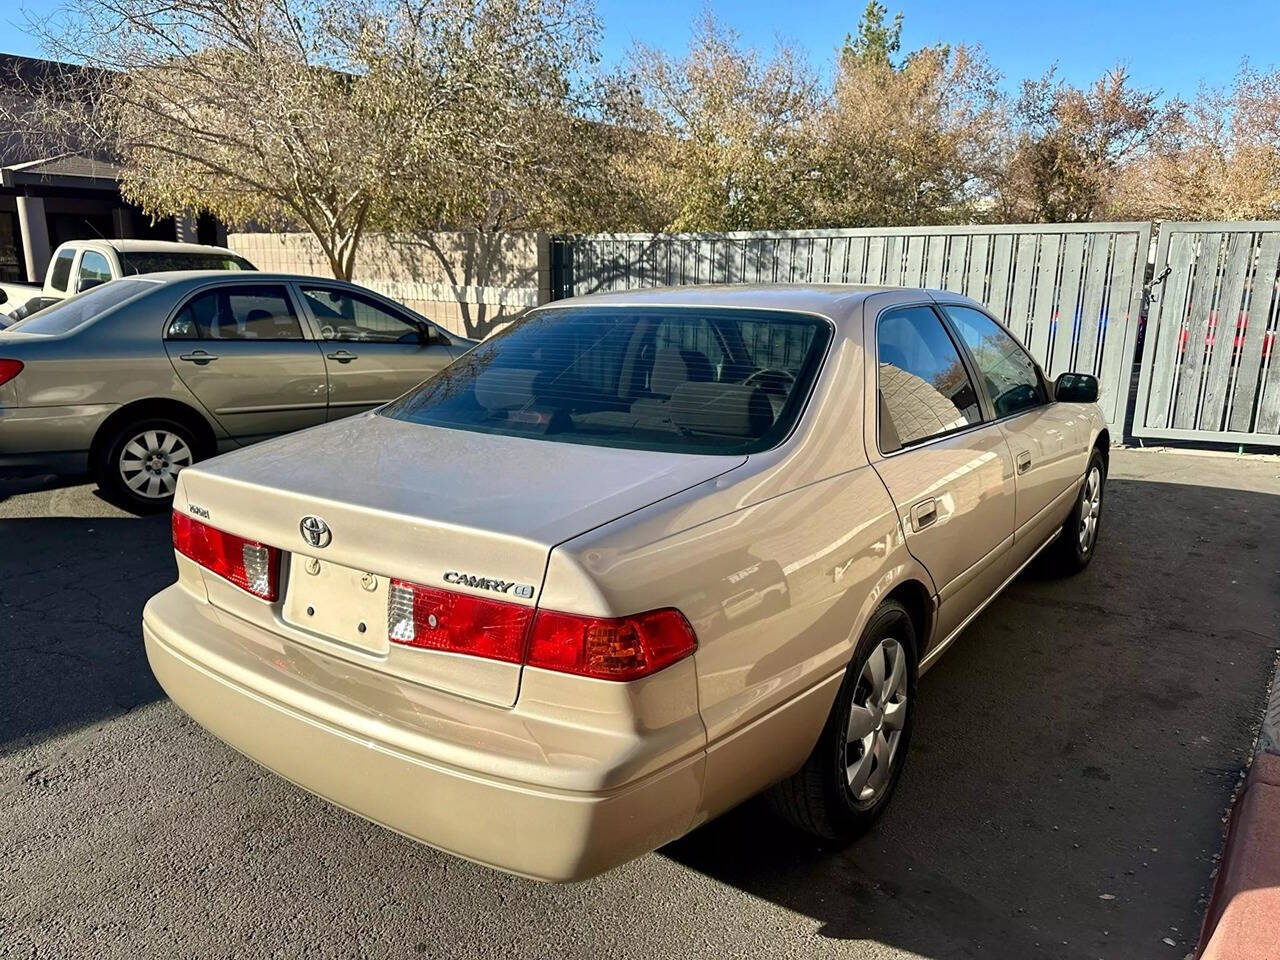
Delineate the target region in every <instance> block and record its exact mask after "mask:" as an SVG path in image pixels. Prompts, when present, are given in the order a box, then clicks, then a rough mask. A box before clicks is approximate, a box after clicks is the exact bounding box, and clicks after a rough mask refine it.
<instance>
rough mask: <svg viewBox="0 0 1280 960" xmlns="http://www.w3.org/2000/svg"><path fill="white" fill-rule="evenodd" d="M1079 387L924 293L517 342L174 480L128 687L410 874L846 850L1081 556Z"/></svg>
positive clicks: (566, 873)
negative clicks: (971, 667)
mask: <svg viewBox="0 0 1280 960" xmlns="http://www.w3.org/2000/svg"><path fill="white" fill-rule="evenodd" d="M1097 393H1098V383H1097V380H1096V379H1095V378H1094V377H1093V376H1091V375H1090V374H1088V373H1073V374H1063V375H1062V376H1061V377H1059V378H1058V379H1057V381H1056V382H1053V383H1050V382H1047V381H1046V379H1045V377H1044V375H1043V374H1042V372H1041V370H1040V368H1039V367H1038V366H1037V365H1036V363H1035V362H1034V361H1033V360H1032V358H1031V357H1030V356H1029V355H1028V354H1027V352H1026V351H1025V350H1024V349H1023V348H1022V346H1021V345H1020V344H1019V343H1018V342H1017V340H1016V339H1015V338H1014V337H1013V336H1011V335H1010V333H1009V332H1008V331H1007V330H1006V329H1005V328H1004V327H1002V326H1001V325H1000V324H999V323H998V322H996V321H995V320H994V319H992V317H991V316H990V315H989V314H988V313H986V312H985V311H984V310H983V309H982V307H981V306H980V305H979V304H977V303H975V302H973V301H972V300H967V299H965V298H963V297H959V296H956V295H953V294H949V293H943V292H940V291H926V290H903V289H883V288H867V287H834V286H833V287H787V286H770V287H703V288H698V287H692V288H684V289H674V290H663V291H643V292H633V293H622V294H611V295H607V296H598V297H589V298H583V299H574V300H565V301H560V302H558V303H555V304H553V305H550V306H547V307H543V308H540V309H538V310H535V311H533V312H531V313H530V314H528V315H527V316H526V317H525V319H523V320H522V321H521V322H519V323H517V324H515V325H513V326H512V327H510V328H509V329H508V330H506V331H505V332H504V333H502V334H500V335H498V336H495V337H493V338H492V339H490V340H488V341H486V342H484V343H482V344H480V345H479V346H478V347H476V348H475V349H473V350H471V351H470V352H469V353H467V354H465V355H464V356H463V357H462V358H460V359H459V360H457V361H455V362H454V363H453V364H451V365H450V366H448V367H446V368H445V369H444V370H443V371H442V372H441V373H440V374H438V375H436V376H435V377H434V378H432V379H431V380H429V381H427V382H426V383H424V384H422V385H421V386H419V387H417V388H415V389H414V390H412V391H411V392H410V393H408V394H406V395H404V396H403V397H400V398H399V399H397V400H395V401H393V402H391V403H390V404H388V405H386V406H383V407H381V408H379V409H377V410H375V411H372V412H369V413H365V414H361V415H358V416H356V417H353V418H350V419H347V420H344V421H342V422H339V423H333V424H328V425H326V426H322V427H317V428H314V429H311V430H307V431H303V432H301V433H295V434H292V435H289V436H286V437H282V438H279V439H276V440H271V441H267V442H265V443H262V444H259V445H257V446H254V447H252V448H247V449H244V450H238V451H235V452H232V453H229V454H227V455H225V456H221V457H217V458H215V459H213V460H210V461H208V462H206V463H201V464H198V465H196V466H193V467H189V468H187V469H186V470H184V471H182V472H181V474H179V475H178V482H177V491H176V496H175V498H174V508H173V538H174V546H175V551H176V554H177V562H178V581H177V582H176V583H175V584H173V586H171V587H169V588H168V589H166V590H164V591H162V592H161V593H159V594H157V595H156V596H155V597H153V598H152V599H151V601H150V602H149V603H148V604H147V607H146V610H145V612H144V614H143V633H144V636H145V639H146V649H147V655H148V657H149V658H150V662H151V667H152V669H153V670H154V672H155V675H156V677H157V678H158V679H159V680H160V682H161V684H163V686H164V688H165V690H166V691H167V692H168V693H169V695H170V696H171V697H172V698H173V699H174V700H175V701H176V702H177V703H178V704H179V705H180V706H181V707H182V708H183V709H184V710H186V711H187V712H188V713H189V714H190V715H191V716H192V717H194V718H195V719H196V721H198V722H199V723H200V724H202V725H203V726H204V727H206V728H207V729H208V730H209V731H211V732H212V733H214V734H215V735H217V736H218V737H220V738H222V739H223V740H225V741H226V742H227V743H229V744H230V745H231V746H233V747H235V748H236V749H237V750H239V751H241V752H242V753H244V754H246V755H248V756H249V757H251V758H253V759H254V760H256V761H258V762H259V763H261V764H263V765H265V766H267V767H269V768H271V769H272V770H274V771H276V772H277V773H279V774H280V775H281V776H283V777H286V778H288V779H289V780H292V781H293V782H295V783H297V784H299V785H300V786H302V787H305V788H306V789H308V790H311V791H313V792H315V793H317V794H319V795H320V796H322V797H325V798H327V799H329V800H330V801H332V802H333V803H336V804H338V805H340V806H342V807H345V808H346V809H348V810H352V811H354V812H356V813H359V814H361V815H362V816H365V817H367V818H369V819H371V820H374V821H376V822H377V823H380V824H383V825H384V826H387V827H390V828H392V829H394V830H398V831H400V832H401V833H404V834H406V835H407V836H409V837H412V838H414V839H416V840H420V841H422V842H424V843H428V844H431V845H432V846H435V847H438V848H440V849H442V850H446V851H448V852H450V853H454V854H457V855H459V856H462V857H467V858H469V859H472V860H475V861H479V862H481V863H484V864H489V865H491V866H493V867H497V868H499V869H502V870H507V871H511V872H513V873H518V874H523V875H526V876H529V877H535V878H539V879H543V880H555V881H568V880H577V879H581V878H584V877H588V876H591V875H592V874H596V873H599V872H601V871H603V870H607V869H609V868H610V867H613V866H615V865H617V864H619V863H622V862H624V861H626V860H628V859H630V858H633V857H636V856H638V855H640V854H643V853H645V852H647V851H650V850H653V849H654V848H656V847H658V846H660V845H662V844H664V843H666V842H667V841H669V840H672V839H674V838H676V837H679V836H680V835H681V834H683V833H686V832H687V831H689V830H691V829H693V828H695V827H697V826H698V825H699V824H701V823H704V822H706V821H707V820H708V819H710V818H712V817H715V816H716V815H718V814H719V813H721V812H723V811H725V810H727V809H729V808H730V807H732V806H734V805H735V804H738V803H740V802H741V801H743V800H744V799H746V798H748V797H750V796H752V795H754V794H757V793H759V792H761V791H765V790H767V791H769V798H770V800H771V802H772V803H773V805H774V807H775V808H776V809H777V810H778V811H779V812H780V813H781V814H782V815H784V816H785V817H787V818H789V819H791V820H792V821H794V822H795V823H797V824H799V825H800V826H801V827H803V828H805V829H807V830H810V831H812V832H813V833H815V834H817V835H819V836H821V837H824V838H827V839H830V840H834V841H845V840H848V839H851V838H852V837H854V836H856V835H857V834H858V833H860V832H861V831H863V830H865V829H866V828H867V827H868V826H869V825H870V824H871V823H872V822H873V821H874V820H875V819H876V817H877V816H878V815H879V814H880V813H881V811H883V809H884V808H885V805H886V804H887V803H888V802H889V799H890V797H891V796H892V794H893V790H894V786H895V784H896V783H897V780H898V778H899V775H900V774H901V771H902V766H903V763H904V761H905V759H906V755H907V749H908V745H909V742H910V739H911V720H912V711H913V708H914V704H915V700H916V695H917V686H916V684H917V680H918V678H919V676H920V674H922V673H923V672H924V671H925V670H926V669H928V667H929V666H930V665H932V664H933V663H935V662H936V661H937V659H938V657H939V656H940V655H941V654H942V653H943V652H944V651H945V650H946V649H947V647H948V646H949V645H950V644H951V643H952V642H953V641H954V640H955V639H956V637H957V636H958V635H959V634H960V633H961V632H962V631H963V630H964V628H965V625H966V624H968V623H969V621H970V620H972V619H973V617H974V616H975V615H976V614H977V613H978V612H979V611H980V610H981V609H982V608H983V607H984V606H985V605H986V604H987V603H988V602H989V601H990V600H991V599H992V598H993V597H995V596H996V595H997V594H998V593H999V592H1000V590H1001V588H1002V587H1004V586H1005V585H1006V584H1007V583H1009V581H1010V580H1012V579H1013V578H1014V577H1015V576H1017V574H1018V572H1019V571H1020V570H1022V569H1023V567H1025V566H1026V565H1027V564H1029V563H1030V562H1031V561H1032V560H1034V559H1036V558H1037V557H1038V556H1040V557H1041V559H1042V561H1043V562H1044V563H1046V564H1047V565H1051V566H1052V567H1054V568H1056V569H1057V570H1058V571H1060V572H1063V573H1071V572H1074V571H1078V570H1080V569H1082V568H1083V567H1084V566H1085V565H1086V564H1088V563H1089V561H1090V560H1091V559H1092V556H1093V553H1094V550H1095V547H1096V544H1097V538H1098V530H1099V521H1100V518H1101V508H1102V497H1103V485H1104V481H1105V479H1106V472H1107V455H1108V444H1109V437H1108V434H1107V430H1106V426H1105V423H1104V421H1103V418H1102V415H1101V413H1100V411H1099V409H1098V407H1097V405H1096V403H1095V401H1096V399H1097Z"/></svg>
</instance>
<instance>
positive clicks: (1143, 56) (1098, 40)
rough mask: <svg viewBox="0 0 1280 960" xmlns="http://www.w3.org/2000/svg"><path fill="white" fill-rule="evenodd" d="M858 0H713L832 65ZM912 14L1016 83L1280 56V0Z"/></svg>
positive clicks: (657, 42) (1006, 1) (610, 50)
mask: <svg viewBox="0 0 1280 960" xmlns="http://www.w3.org/2000/svg"><path fill="white" fill-rule="evenodd" d="M57 2H58V0H17V2H16V3H15V2H13V0H8V2H3V3H0V5H2V6H3V7H4V11H3V12H0V52H5V53H25V54H28V55H38V54H39V48H38V47H37V45H36V44H35V42H34V41H33V40H32V39H31V38H29V37H27V36H25V35H24V34H23V33H22V31H21V29H20V27H19V26H18V24H20V22H21V20H22V13H21V11H22V10H28V11H32V12H35V13H36V14H39V13H41V12H46V11H48V10H51V9H53V8H54V7H55V6H56V5H57ZM596 2H597V9H598V10H599V13H600V17H601V19H602V20H603V22H604V27H605V37H604V47H603V53H604V56H605V59H606V61H608V62H611V63H612V62H616V61H617V60H618V59H620V57H621V56H622V54H623V53H624V51H625V50H626V49H627V47H628V46H629V45H630V44H631V42H632V41H633V40H639V41H642V42H644V43H647V44H650V45H652V46H657V47H661V48H665V49H668V50H679V49H681V48H682V47H683V46H684V44H685V42H686V41H687V39H688V35H689V24H690V21H691V19H692V18H693V16H695V15H696V13H697V11H698V10H699V9H700V3H699V0H692V2H690V0H644V2H643V3H637V2H634V0H630V2H628V0H596ZM864 2H865V0H863V2H859V0H847V2H843V3H842V2H837V0H736V2H730V0H713V2H712V3H711V4H710V6H711V8H712V9H713V10H714V11H715V13H716V14H717V16H719V17H720V18H721V19H722V20H724V21H725V22H726V23H728V24H729V25H730V26H732V27H733V28H734V29H736V30H737V31H738V32H739V33H741V34H742V36H743V37H744V38H745V40H746V41H747V42H748V43H749V44H751V45H753V46H758V47H765V48H767V47H770V46H772V45H773V43H774V40H775V38H776V37H778V36H781V37H784V38H786V39H787V40H789V41H790V42H793V43H795V44H797V45H799V46H800V47H802V48H804V49H807V50H809V51H810V53H811V54H812V55H813V57H814V60H815V62H820V63H822V62H829V60H830V58H831V54H832V52H833V51H834V49H835V48H836V46H838V45H839V43H840V41H841V40H842V39H843V38H844V35H845V33H847V32H848V31H850V30H852V29H853V28H854V26H855V25H856V24H857V22H858V16H859V14H860V13H861V12H862V7H863V3H864ZM888 6H889V9H890V10H891V11H894V10H897V9H899V8H900V9H902V11H903V13H904V14H905V16H906V24H905V29H904V31H903V46H904V47H905V48H906V49H908V50H910V49H914V48H916V47H920V46H923V45H925V44H929V43H936V42H938V41H947V42H950V43H966V44H979V45H981V46H982V47H983V48H984V49H985V50H986V51H987V55H988V57H989V58H990V59H991V62H992V63H993V64H994V65H995V67H996V68H997V69H998V70H1000V72H1001V73H1003V74H1004V76H1005V85H1006V88H1007V89H1010V90H1013V89H1014V88H1015V87H1016V85H1017V83H1018V81H1020V80H1021V79H1023V78H1025V77H1031V76H1038V75H1039V74H1040V73H1042V72H1043V71H1044V70H1045V69H1046V68H1047V67H1048V66H1049V65H1050V64H1052V63H1054V62H1057V63H1058V65H1059V69H1060V72H1061V75H1062V76H1063V77H1064V78H1065V79H1067V80H1069V81H1071V82H1073V83H1079V84H1083V83H1087V82H1088V81H1089V80H1091V79H1093V78H1094V77H1096V76H1098V74H1100V73H1101V72H1102V71H1103V70H1105V69H1107V68H1108V67H1110V66H1112V65H1114V64H1115V63H1117V62H1121V63H1124V64H1125V65H1127V66H1128V67H1129V69H1130V71H1131V73H1132V75H1133V77H1134V79H1135V81H1137V83H1138V84H1139V85H1141V86H1144V87H1148V88H1154V89H1161V90H1164V91H1165V92H1166V93H1168V94H1180V95H1184V96H1185V95H1191V94H1194V93H1195V91H1196V88H1197V86H1198V85H1199V84H1200V83H1201V82H1207V83H1210V84H1224V83H1227V82H1229V81H1230V80H1231V78H1232V76H1233V75H1234V74H1235V72H1236V70H1237V68H1238V67H1239V65H1240V61H1241V60H1242V59H1244V58H1245V57H1248V58H1249V60H1250V61H1251V62H1252V63H1253V64H1254V66H1257V67H1268V66H1272V65H1276V64H1280V2H1277V0H1235V2H1232V3H1222V2H1219V3H1217V4H1206V3H1205V2H1204V0H1200V2H1189V0H1164V2H1161V0H1113V2H1111V3H1071V2H1069V0H1068V2H1059V3H1056V4H1055V3H1043V2H1040V3H1037V2H1034V0H1032V2H1026V0H1022V2H1014V0H958V2H957V0H951V2H945V0H940V2H929V3H921V2H903V3H901V4H895V3H892V2H890V3H889V4H888Z"/></svg>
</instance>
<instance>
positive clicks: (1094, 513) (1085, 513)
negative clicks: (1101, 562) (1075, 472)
mask: <svg viewBox="0 0 1280 960" xmlns="http://www.w3.org/2000/svg"><path fill="white" fill-rule="evenodd" d="M1101 513H1102V471H1101V470H1100V469H1099V468H1098V467H1094V468H1093V469H1092V470H1090V471H1089V476H1088V477H1086V478H1085V481H1084V489H1083V490H1082V491H1081V492H1080V530H1079V531H1078V537H1079V540H1080V552H1081V553H1088V552H1089V551H1090V550H1092V549H1093V545H1094V543H1095V542H1096V541H1097V539H1098V519H1099V516H1100V515H1101Z"/></svg>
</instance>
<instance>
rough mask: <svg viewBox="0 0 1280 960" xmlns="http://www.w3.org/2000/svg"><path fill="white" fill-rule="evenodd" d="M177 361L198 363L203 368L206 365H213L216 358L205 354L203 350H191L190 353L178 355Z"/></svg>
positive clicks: (210, 354)
mask: <svg viewBox="0 0 1280 960" xmlns="http://www.w3.org/2000/svg"><path fill="white" fill-rule="evenodd" d="M178 359H179V360H186V361H187V362H188V363H198V364H199V365H200V366H204V365H205V364H206V363H213V361H215V360H217V359H218V358H217V357H216V356H214V355H213V354H212V353H205V352H204V351H203V350H193V351H192V352H191V353H183V354H179V356H178Z"/></svg>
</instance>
